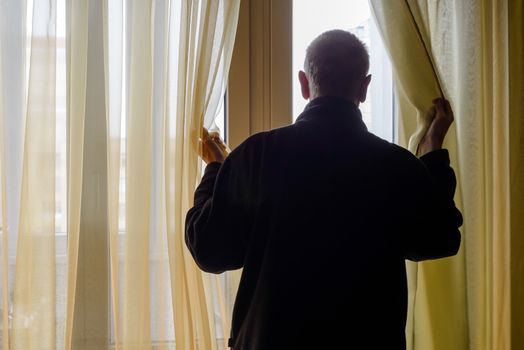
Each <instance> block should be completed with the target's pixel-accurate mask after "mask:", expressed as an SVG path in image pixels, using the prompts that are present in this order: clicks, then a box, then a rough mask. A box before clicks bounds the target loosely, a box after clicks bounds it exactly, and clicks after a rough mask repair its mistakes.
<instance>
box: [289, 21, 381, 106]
mask: <svg viewBox="0 0 524 350" xmlns="http://www.w3.org/2000/svg"><path fill="white" fill-rule="evenodd" d="M368 70H369V54H368V52H367V49H366V47H365V45H364V43H362V41H360V40H359V39H358V38H357V37H356V36H355V35H353V34H351V33H350V32H346V31H344V30H330V31H327V32H325V33H322V34H320V35H319V36H318V37H317V38H316V39H315V40H313V42H312V43H311V44H310V45H309V46H308V48H307V50H306V60H305V62H304V71H300V72H299V81H300V86H301V90H302V96H303V97H304V98H305V99H311V100H312V99H314V98H317V97H320V96H339V97H343V98H345V99H348V100H350V101H352V102H354V103H355V104H357V105H358V104H359V103H360V102H364V101H365V100H366V94H367V88H368V85H369V82H370V81H371V76H370V75H368Z"/></svg>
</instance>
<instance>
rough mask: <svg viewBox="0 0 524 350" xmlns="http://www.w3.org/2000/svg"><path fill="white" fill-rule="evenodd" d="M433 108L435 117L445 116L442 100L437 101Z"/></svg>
mask: <svg viewBox="0 0 524 350" xmlns="http://www.w3.org/2000/svg"><path fill="white" fill-rule="evenodd" d="M434 106H435V108H436V110H437V115H441V116H445V115H446V106H445V102H444V99H442V98H439V99H437V100H436V102H435V104H434Z"/></svg>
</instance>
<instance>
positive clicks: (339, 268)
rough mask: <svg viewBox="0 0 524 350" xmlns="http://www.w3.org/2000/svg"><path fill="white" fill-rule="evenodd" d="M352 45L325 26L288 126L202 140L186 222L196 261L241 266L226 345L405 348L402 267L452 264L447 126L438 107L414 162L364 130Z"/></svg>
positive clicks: (363, 66)
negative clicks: (199, 172) (299, 107)
mask: <svg viewBox="0 0 524 350" xmlns="http://www.w3.org/2000/svg"><path fill="white" fill-rule="evenodd" d="M368 68H369V57H368V53H367V50H366V48H365V46H364V45H363V43H362V42H361V41H360V40H359V39H358V38H357V37H355V36H354V35H353V34H351V33H349V32H346V31H341V30H334V31H329V32H326V33H323V34H321V35H320V36H319V37H317V38H316V39H315V40H314V41H313V42H312V43H311V44H310V46H309V47H308V48H307V53H306V60H305V65H304V70H305V71H301V72H300V73H299V81H300V86H301V89H302V95H303V97H304V98H305V99H309V100H310V102H309V103H308V105H307V106H306V108H305V109H304V111H303V112H302V114H301V115H300V116H299V117H298V119H297V121H296V122H295V123H294V124H293V125H289V126H286V127H283V128H279V129H275V130H271V131H268V132H262V133H259V134H256V135H253V136H251V137H250V138H248V139H247V140H246V141H245V142H244V143H242V144H241V145H240V146H238V147H237V148H236V149H235V150H234V151H233V152H231V154H229V155H227V153H226V152H225V146H224V144H223V143H222V141H221V140H220V139H219V138H218V137H217V136H216V135H211V136H208V135H205V136H204V138H203V158H204V160H205V161H206V162H207V163H208V165H207V167H206V170H205V174H204V176H203V178H202V182H201V184H200V185H199V186H198V188H197V190H196V192H195V204H194V207H193V208H192V209H191V210H190V211H189V212H188V214H187V218H186V244H187V246H188V248H189V250H190V251H191V253H192V255H193V257H194V259H195V261H196V263H197V264H198V266H199V267H200V268H201V269H202V270H204V271H208V272H212V273H221V272H223V271H226V270H234V269H239V268H243V271H242V279H241V281H240V286H239V289H238V294H237V297H236V301H235V307H234V312H233V321H232V330H231V339H230V341H229V346H230V347H232V348H233V349H235V350H247V349H249V350H259V349H268V350H275V349H405V335H404V328H405V321H406V309H407V286H406V271H405V259H409V260H413V261H420V260H425V259H437V258H442V257H446V256H451V255H454V254H456V253H457V251H458V249H459V246H460V233H459V231H458V227H460V225H461V224H462V216H461V214H460V212H459V211H458V210H457V208H456V207H455V204H454V202H453V195H454V192H455V185H456V181H455V175H454V172H453V170H452V169H451V168H450V166H449V155H448V152H447V150H444V149H441V147H442V142H443V140H444V137H445V135H446V132H447V130H448V128H449V126H450V125H451V123H452V122H453V113H452V110H451V108H450V105H449V103H448V102H447V101H446V100H443V99H436V100H435V101H434V102H433V106H432V107H431V108H430V109H429V111H428V113H430V116H431V117H432V118H433V119H432V123H431V126H430V128H429V130H428V132H427V133H426V135H425V136H424V138H423V140H422V142H421V144H420V146H419V150H420V153H421V154H422V156H421V157H420V158H416V157H415V156H414V155H412V154H411V153H410V152H408V151H407V150H405V149H403V148H401V147H399V146H396V145H394V144H391V143H389V142H387V141H384V140H382V139H380V138H378V137H377V136H375V135H373V134H371V133H369V132H368V131H367V129H366V126H365V125H364V123H363V122H362V116H361V114H360V111H359V109H358V105H359V103H361V102H364V101H365V99H366V92H367V88H368V84H369V82H370V80H371V76H370V75H368Z"/></svg>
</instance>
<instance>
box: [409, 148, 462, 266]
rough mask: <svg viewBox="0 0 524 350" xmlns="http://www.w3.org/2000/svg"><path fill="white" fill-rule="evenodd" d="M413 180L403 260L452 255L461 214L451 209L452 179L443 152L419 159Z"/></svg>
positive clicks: (458, 237)
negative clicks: (409, 217) (410, 212)
mask: <svg viewBox="0 0 524 350" xmlns="http://www.w3.org/2000/svg"><path fill="white" fill-rule="evenodd" d="M420 161H421V162H418V163H419V164H418V166H417V169H415V171H414V174H413V175H414V178H411V182H412V183H411V185H412V186H413V187H412V188H413V192H412V195H411V196H409V198H407V200H409V201H410V204H411V205H410V206H408V208H410V210H411V211H412V212H413V214H414V215H410V216H411V217H412V218H413V219H412V220H408V222H409V224H408V227H407V232H406V233H407V234H406V240H405V244H404V247H405V253H404V254H405V258H406V259H409V260H413V261H421V260H426V259H438V258H443V257H447V256H451V255H455V254H456V253H457V252H458V250H459V247H460V241H461V236H460V231H459V227H460V226H461V225H462V214H461V213H460V211H459V210H458V209H457V207H456V206H455V202H454V201H453V197H454V195H455V188H456V184H457V182H456V178H455V173H454V171H453V169H452V168H451V167H450V161H449V154H448V151H447V150H444V149H443V150H437V151H433V152H430V153H428V154H426V155H424V156H422V157H421V158H420Z"/></svg>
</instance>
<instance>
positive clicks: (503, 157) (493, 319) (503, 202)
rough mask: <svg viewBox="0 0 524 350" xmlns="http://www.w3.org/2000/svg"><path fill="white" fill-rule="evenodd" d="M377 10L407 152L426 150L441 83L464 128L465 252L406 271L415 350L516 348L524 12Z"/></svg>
mask: <svg viewBox="0 0 524 350" xmlns="http://www.w3.org/2000/svg"><path fill="white" fill-rule="evenodd" d="M370 3H371V5H372V9H373V13H374V16H375V19H376V20H377V23H378V26H379V28H380V30H381V34H382V36H383V39H384V42H385V44H386V47H387V48H388V50H389V53H390V56H391V59H392V63H393V66H394V67H395V71H396V73H397V76H396V83H397V87H398V89H397V92H398V95H397V99H398V104H399V109H398V113H399V119H400V124H401V133H400V140H399V141H400V142H401V143H403V144H404V145H407V143H408V142H407V139H408V137H410V135H413V136H412V138H411V142H410V149H411V150H412V151H416V146H417V143H418V142H419V140H420V136H421V135H422V134H423V132H424V130H425V128H426V127H427V121H425V120H424V119H423V118H420V116H421V115H423V113H424V111H425V110H426V109H427V108H428V107H429V106H430V101H431V99H433V98H435V97H437V96H439V94H440V91H439V89H438V86H439V85H440V87H441V89H442V91H443V94H444V95H445V96H446V97H447V98H448V99H449V100H450V101H451V104H452V106H453V109H454V111H455V119H456V123H455V127H454V128H452V129H451V130H450V133H449V135H448V137H447V140H446V145H445V147H447V148H448V149H449V150H450V153H451V155H452V165H453V167H454V168H455V170H456V172H457V176H458V180H459V188H458V191H457V196H456V201H457V204H458V205H459V207H460V208H461V209H462V212H463V214H464V227H463V231H462V238H463V239H462V248H461V250H460V252H459V254H458V256H457V257H454V258H451V259H444V260H441V261H430V262H423V263H419V264H418V266H417V267H415V265H414V264H411V263H408V265H409V266H408V280H409V287H410V310H409V316H408V327H407V329H406V333H407V339H408V343H409V347H410V348H411V349H424V350H427V349H497V350H499V349H517V348H519V346H518V344H522V339H521V338H522V335H521V334H522V332H520V331H518V330H517V329H518V328H519V327H520V326H519V324H517V323H515V322H516V321H518V320H521V319H522V308H520V307H519V303H522V295H523V293H522V283H521V282H520V281H521V278H520V277H517V276H522V274H523V273H524V270H523V268H522V266H523V264H522V254H519V252H522V246H523V243H522V240H521V239H520V237H522V225H519V224H518V223H519V222H521V221H519V220H522V219H521V217H522V215H519V214H518V213H521V212H522V210H523V209H522V206H523V204H522V203H523V202H522V200H521V199H522V198H524V191H523V190H522V180H521V179H522V178H523V177H522V164H523V162H522V159H523V158H522V157H523V149H524V147H522V139H523V129H522V121H521V120H522V118H516V117H515V116H516V115H522V112H523V110H522V107H523V106H522V105H523V104H522V75H519V74H515V73H516V72H517V71H519V68H518V67H521V64H520V63H516V60H517V59H518V58H517V57H520V56H518V55H519V54H520V55H521V54H522V45H523V43H522V32H523V30H522V29H523V28H522V20H523V11H522V6H521V5H519V4H517V2H513V1H496V2H495V1H490V0H467V1H460V2H457V1H439V2H433V1H426V0H405V1H398V2H385V1H379V0H371V1H370ZM408 14H409V16H408ZM516 23H519V24H516ZM424 48H427V49H428V50H427V53H429V55H428V54H426V50H424ZM494 63H495V64H494ZM511 72H513V73H511ZM517 197H518V198H520V200H519V201H517V200H516V198H517ZM421 234H422V232H421ZM520 325H521V323H520ZM512 330H513V331H512Z"/></svg>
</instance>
